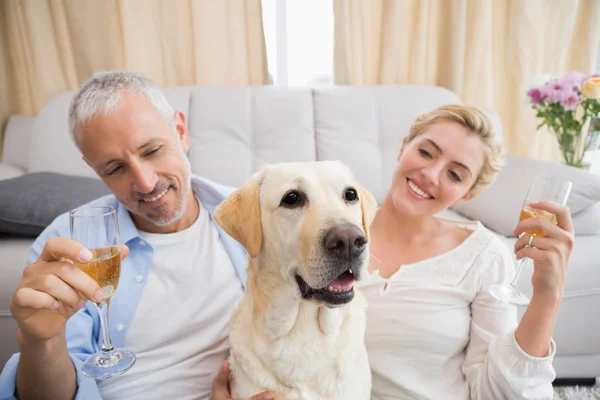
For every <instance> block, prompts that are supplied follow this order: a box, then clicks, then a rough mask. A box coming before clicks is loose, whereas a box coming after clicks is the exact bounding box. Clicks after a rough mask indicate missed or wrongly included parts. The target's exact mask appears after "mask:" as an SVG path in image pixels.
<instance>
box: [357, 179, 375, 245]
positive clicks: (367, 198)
mask: <svg viewBox="0 0 600 400" xmlns="http://www.w3.org/2000/svg"><path fill="white" fill-rule="evenodd" d="M357 186H358V196H359V199H360V209H361V211H362V225H363V231H364V232H365V235H366V236H367V239H369V226H371V222H373V218H375V213H376V212H377V200H375V197H374V196H373V195H372V194H371V192H369V191H368V190H367V189H365V188H364V187H363V186H362V185H360V184H357Z"/></svg>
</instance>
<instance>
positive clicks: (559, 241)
mask: <svg viewBox="0 0 600 400" xmlns="http://www.w3.org/2000/svg"><path fill="white" fill-rule="evenodd" d="M532 206H533V207H535V208H539V209H541V210H544V211H548V212H550V213H552V214H554V215H556V219H557V222H558V223H557V225H556V226H555V225H553V224H551V223H550V222H549V221H547V220H546V219H545V218H531V219H528V220H524V221H522V222H521V223H519V225H518V226H517V228H516V229H515V231H514V233H515V234H516V235H520V234H522V233H523V232H527V231H528V230H530V229H532V228H538V229H541V230H542V231H543V232H544V237H535V238H534V239H533V241H532V247H531V248H530V247H526V246H525V245H526V244H527V243H528V242H529V239H530V236H529V235H523V237H521V238H520V239H519V240H518V241H517V242H516V243H515V253H516V255H517V259H521V258H523V257H529V258H530V259H532V260H533V261H534V272H533V278H532V279H531V283H532V285H533V296H532V297H531V303H530V304H529V306H528V307H527V310H526V311H525V314H523V318H522V319H521V323H520V324H519V327H518V328H517V330H516V332H515V338H516V340H517V342H518V343H519V345H520V346H521V348H522V349H523V350H524V351H525V352H526V353H527V354H530V355H532V356H537V357H542V356H545V355H546V352H547V345H548V343H550V339H551V338H552V332H554V325H555V323H556V317H557V315H558V308H559V306H560V301H561V299H562V295H563V289H564V284H565V277H566V270H567V266H568V263H569V257H570V255H571V251H572V249H573V244H574V231H573V222H572V221H571V215H570V213H569V209H568V208H567V207H564V206H559V205H556V204H554V203H550V202H541V203H539V204H532Z"/></svg>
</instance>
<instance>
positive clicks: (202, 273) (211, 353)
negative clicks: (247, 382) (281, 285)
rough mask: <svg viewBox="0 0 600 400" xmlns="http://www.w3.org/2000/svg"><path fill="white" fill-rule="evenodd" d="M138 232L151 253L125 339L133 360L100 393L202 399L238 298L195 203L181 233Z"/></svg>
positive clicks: (214, 234) (230, 271) (225, 344)
mask: <svg viewBox="0 0 600 400" xmlns="http://www.w3.org/2000/svg"><path fill="white" fill-rule="evenodd" d="M141 237H142V239H143V240H145V241H146V242H147V243H149V244H150V245H151V246H152V247H153V248H154V258H153V262H152V267H151V270H150V273H149V275H148V278H147V279H148V282H147V283H146V287H145V288H144V293H143V294H142V298H141V299H140V303H139V306H138V308H137V311H136V314H135V317H134V319H133V322H132V324H131V328H130V329H129V332H128V334H127V337H126V338H125V347H126V348H128V349H131V350H133V351H134V352H135V353H136V356H137V361H136V364H135V365H134V366H133V367H132V368H131V370H129V371H128V372H127V379H123V380H121V379H119V378H118V377H117V378H112V379H108V380H106V381H102V382H100V383H99V385H98V387H99V389H100V392H101V394H102V398H103V399H106V400H110V399H132V400H133V399H140V400H142V399H143V400H152V399H156V400H159V399H161V400H162V399H177V400H199V399H206V398H207V397H208V395H209V393H210V388H211V383H212V379H213V377H214V375H215V374H216V373H217V372H218V370H219V368H220V367H221V364H222V362H223V360H224V359H225V358H226V357H227V354H228V351H229V340H228V334H229V321H230V318H231V315H232V312H233V309H234V308H235V307H236V306H237V304H238V302H239V300H240V299H241V295H242V289H241V287H240V284H239V280H238V278H237V276H236V275H235V271H234V268H233V265H232V264H231V261H230V259H229V257H228V255H227V253H226V251H225V249H224V248H223V246H222V244H221V242H220V241H219V233H218V231H217V229H216V227H215V226H214V225H213V224H212V222H211V220H210V216H209V215H208V212H207V211H206V210H205V209H204V208H202V207H201V211H200V215H199V217H198V219H197V221H196V222H195V223H194V224H193V225H192V226H191V227H189V228H188V229H186V230H184V231H180V232H176V233H172V234H150V233H143V232H142V233H141ZM157 364H161V365H165V366H167V367H166V368H164V369H161V370H157V369H156V365H157Z"/></svg>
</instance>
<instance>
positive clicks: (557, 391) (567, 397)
mask: <svg viewBox="0 0 600 400" xmlns="http://www.w3.org/2000/svg"><path fill="white" fill-rule="evenodd" d="M554 400H600V378H597V379H596V384H595V385H594V386H561V387H555V388H554Z"/></svg>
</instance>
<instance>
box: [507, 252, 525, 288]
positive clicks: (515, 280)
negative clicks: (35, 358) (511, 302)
mask: <svg viewBox="0 0 600 400" xmlns="http://www.w3.org/2000/svg"><path fill="white" fill-rule="evenodd" d="M527 260H528V258H527V257H523V258H521V259H520V260H519V262H518V263H517V270H516V271H515V277H514V278H513V280H512V281H511V282H510V286H512V287H514V288H516V287H517V283H518V282H519V276H520V275H521V271H523V267H524V266H525V263H526V262H527Z"/></svg>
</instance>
